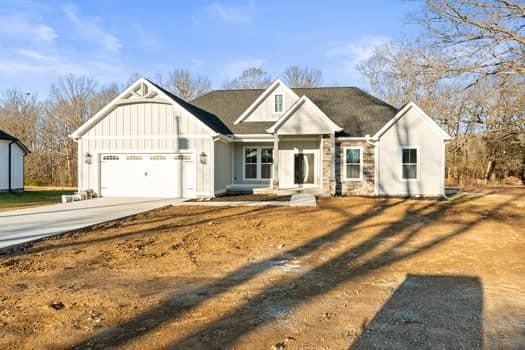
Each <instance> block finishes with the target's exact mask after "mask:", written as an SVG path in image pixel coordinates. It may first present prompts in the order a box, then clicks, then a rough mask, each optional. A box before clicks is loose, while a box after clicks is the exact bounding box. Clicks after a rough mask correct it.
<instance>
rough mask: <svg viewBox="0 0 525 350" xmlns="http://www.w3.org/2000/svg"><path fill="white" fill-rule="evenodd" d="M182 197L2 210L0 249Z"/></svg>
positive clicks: (146, 208)
mask: <svg viewBox="0 0 525 350" xmlns="http://www.w3.org/2000/svg"><path fill="white" fill-rule="evenodd" d="M182 201H183V200H182V199H166V198H96V199H91V200H85V201H78V202H73V203H66V204H55V205H46V206H41V207H36V208H29V209H20V210H13V211H7V212H0V252H1V251H2V250H6V248H7V249H9V247H13V246H16V245H19V244H22V243H27V242H30V241H35V240H38V239H41V238H44V237H48V236H53V235H57V234H61V233H64V232H68V231H72V230H76V229H80V228H83V227H87V226H91V225H95V224H99V223H102V222H106V221H110V220H116V219H119V218H122V217H126V216H130V215H134V214H139V213H142V212H145V211H149V210H153V209H157V208H161V207H164V206H167V205H178V204H180V203H181V202H182Z"/></svg>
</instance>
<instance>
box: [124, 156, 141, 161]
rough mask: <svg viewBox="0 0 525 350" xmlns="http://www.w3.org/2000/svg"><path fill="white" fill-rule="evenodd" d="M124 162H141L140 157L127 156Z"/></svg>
mask: <svg viewBox="0 0 525 350" xmlns="http://www.w3.org/2000/svg"><path fill="white" fill-rule="evenodd" d="M126 160H142V157H141V156H127V157H126Z"/></svg>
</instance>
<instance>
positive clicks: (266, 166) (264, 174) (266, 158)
mask: <svg viewBox="0 0 525 350" xmlns="http://www.w3.org/2000/svg"><path fill="white" fill-rule="evenodd" d="M272 163H273V149H272V148H261V179H271V178H272Z"/></svg>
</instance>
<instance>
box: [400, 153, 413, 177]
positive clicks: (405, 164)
mask: <svg viewBox="0 0 525 350" xmlns="http://www.w3.org/2000/svg"><path fill="white" fill-rule="evenodd" d="M402 152H403V154H402V160H401V168H402V170H401V172H402V177H403V179H404V180H411V179H417V148H412V147H405V148H403V149H402Z"/></svg>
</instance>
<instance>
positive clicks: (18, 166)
mask: <svg viewBox="0 0 525 350" xmlns="http://www.w3.org/2000/svg"><path fill="white" fill-rule="evenodd" d="M28 153H29V150H28V149H27V147H26V146H24V144H23V143H22V142H20V140H18V139H17V138H16V137H14V136H11V135H9V134H8V133H6V132H3V131H2V130H0V191H23V190H24V157H25V156H26V155H27V154H28Z"/></svg>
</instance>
